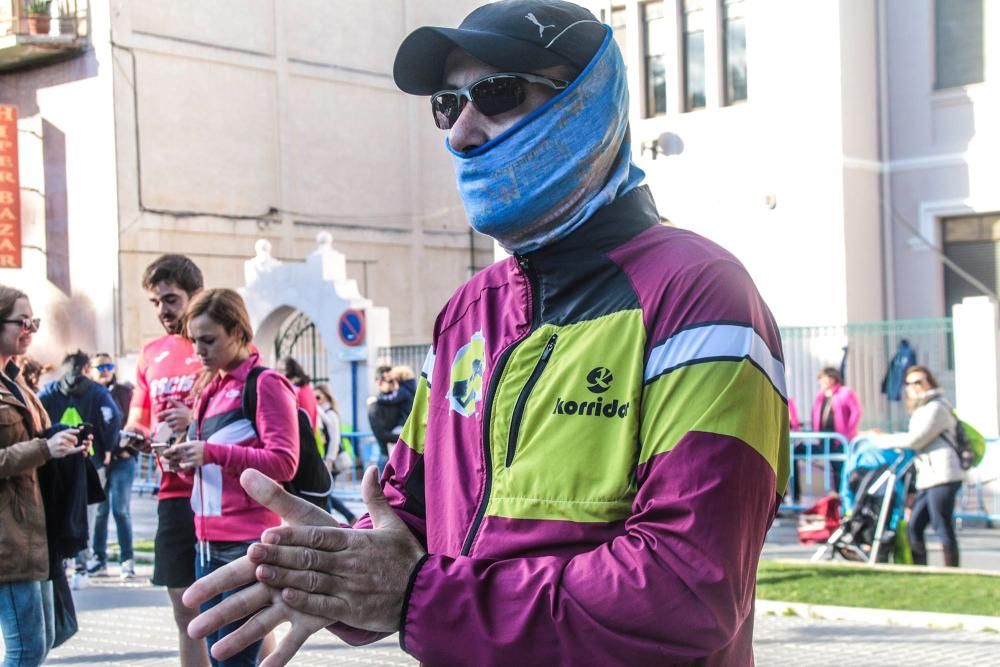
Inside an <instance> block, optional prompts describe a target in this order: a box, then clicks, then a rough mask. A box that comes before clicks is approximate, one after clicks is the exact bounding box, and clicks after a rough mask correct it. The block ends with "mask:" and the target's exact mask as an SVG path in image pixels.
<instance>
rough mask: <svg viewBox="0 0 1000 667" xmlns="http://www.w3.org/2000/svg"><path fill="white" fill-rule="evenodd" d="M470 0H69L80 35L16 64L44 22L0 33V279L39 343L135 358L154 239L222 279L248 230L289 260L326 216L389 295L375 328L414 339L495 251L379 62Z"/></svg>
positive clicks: (378, 293)
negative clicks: (12, 225)
mask: <svg viewBox="0 0 1000 667" xmlns="http://www.w3.org/2000/svg"><path fill="white" fill-rule="evenodd" d="M19 1H20V0H3V2H4V3H12V2H13V3H17V2H19ZM476 4H477V3H475V2H470V1H459V2H450V3H429V2H421V1H418V0H379V1H378V2H374V0H372V1H364V2H358V1H351V0H295V1H294V2H282V1H280V0H222V1H219V2H213V3H204V2H196V1H195V0H181V1H177V2H169V3H166V2H141V1H138V0H111V1H109V0H90V1H89V2H83V1H82V0H81V1H80V2H79V3H78V7H77V9H76V11H78V14H79V17H80V19H81V25H86V26H87V27H88V28H89V31H88V37H87V39H86V45H85V47H84V48H83V49H77V50H75V51H72V52H69V51H68V50H67V51H66V52H65V53H63V54H62V55H61V56H52V59H51V60H45V59H42V60H38V59H32V60H31V61H30V68H29V64H28V63H29V61H28V57H27V51H26V48H27V47H26V46H25V45H26V44H29V43H30V45H32V46H33V48H35V47H37V44H38V43H40V42H43V41H45V40H48V41H50V42H55V41H56V40H58V39H59V37H58V35H57V34H53V35H50V36H43V37H37V36H31V37H29V36H27V35H16V38H15V39H14V40H13V41H14V42H18V40H20V41H19V42H18V43H14V45H13V46H10V44H7V46H8V49H9V50H7V52H6V55H7V56H8V58H7V59H5V58H4V52H3V50H2V49H0V66H3V67H4V69H3V70H0V104H3V105H14V106H16V107H17V109H18V116H19V121H18V134H19V137H20V139H21V141H20V165H21V185H22V195H23V196H22V224H23V228H24V237H25V241H24V243H25V248H24V259H25V263H24V267H23V268H22V269H15V270H9V269H8V270H2V269H0V282H3V283H7V284H15V285H19V286H22V287H26V288H27V289H28V290H29V292H30V293H31V296H32V298H33V302H34V304H35V309H36V311H38V313H39V315H41V316H42V317H43V319H44V320H45V328H44V329H43V331H42V332H40V338H39V339H37V343H36V345H35V350H34V351H35V352H36V353H37V354H39V355H40V356H46V357H48V358H49V360H52V359H54V358H55V357H57V356H61V355H62V353H63V352H64V351H65V350H66V349H69V348H73V347H76V346H80V347H83V348H84V349H88V350H96V349H105V350H114V351H117V352H118V353H121V354H130V353H134V352H136V351H138V349H139V348H140V347H141V345H142V343H143V341H145V340H148V339H149V338H151V337H153V336H156V335H159V334H160V333H161V329H160V327H159V324H158V323H157V322H156V320H155V319H154V317H153V312H152V309H151V308H149V307H148V305H147V303H146V295H145V294H144V292H143V291H142V289H141V287H140V281H141V275H142V271H143V269H144V267H145V266H146V265H147V264H149V262H151V261H152V260H153V259H155V258H156V257H157V256H158V255H160V254H162V253H165V252H176V253H183V254H186V255H188V256H190V257H192V259H194V260H195V261H196V262H197V263H198V264H199V266H200V267H201V268H202V270H203V271H204V273H205V279H206V284H207V285H209V286H224V287H233V288H239V287H242V286H243V284H244V271H243V266H244V262H245V261H246V260H248V259H250V258H252V257H253V256H254V254H255V251H254V246H255V242H256V241H258V240H259V239H265V240H267V241H269V242H270V244H271V248H272V252H273V255H274V257H275V258H276V259H278V260H282V261H301V260H304V259H305V257H306V256H307V255H308V254H309V253H311V252H312V251H314V250H315V248H316V247H317V242H316V239H317V235H318V234H320V233H323V232H327V233H329V234H330V235H331V236H332V238H333V246H334V247H335V248H336V250H337V251H338V252H341V253H343V254H344V255H345V257H346V264H347V274H348V277H349V278H351V279H353V280H355V281H356V282H357V284H358V286H359V289H360V292H361V294H363V295H364V296H365V297H366V298H368V299H370V300H371V301H372V302H374V303H375V304H377V305H378V306H382V307H387V308H388V309H389V310H390V311H391V325H390V326H391V342H392V343H393V344H395V345H400V344H408V343H421V342H425V341H426V340H427V339H428V338H429V335H430V330H431V327H432V325H433V321H434V318H435V317H436V315H437V312H438V310H439V309H440V307H441V305H442V304H443V303H444V301H445V300H446V298H447V297H448V296H449V295H450V294H451V293H452V291H453V290H454V289H455V288H456V287H457V286H458V285H459V284H461V282H463V281H464V280H465V279H467V278H468V277H469V276H470V275H471V273H472V272H473V271H474V270H477V269H479V268H482V267H483V266H485V265H486V264H487V263H489V262H490V261H492V253H493V248H492V242H491V241H489V240H488V239H484V238H483V237H480V236H477V235H474V234H472V233H471V232H470V230H469V227H468V225H467V224H466V222H465V216H464V214H463V210H462V205H461V201H460V200H459V199H458V197H457V195H456V193H455V188H454V175H453V170H452V165H451V158H450V157H449V155H448V154H447V152H446V150H445V149H444V146H443V143H444V139H445V136H444V133H442V132H441V131H440V130H438V129H437V128H435V127H434V124H433V122H432V120H431V117H430V112H429V110H428V109H427V108H426V106H427V102H426V100H423V99H417V98H412V97H410V96H407V95H404V94H402V93H400V92H399V91H398V90H397V89H396V88H395V86H394V85H393V82H392V63H393V58H394V56H395V50H396V47H397V46H398V44H399V43H400V42H401V41H402V39H403V38H404V37H405V36H406V34H408V32H409V31H410V30H412V29H414V28H415V27H417V26H419V25H424V24H434V23H436V24H453V23H455V22H457V21H459V20H460V19H461V18H462V17H463V16H464V15H465V14H466V13H468V11H469V10H471V8H472V7H474V6H475V5H476ZM12 7H13V9H14V10H17V6H16V5H12ZM2 17H3V14H2V13H0V21H2ZM24 27H25V26H24V21H23V20H22V21H20V23H19V22H18V21H17V20H15V21H13V22H8V23H7V25H6V26H4V24H3V23H2V22H0V33H2V32H4V31H6V32H8V33H11V34H13V33H18V32H24ZM8 41H10V40H8ZM2 43H3V42H0V44H2ZM18 56H20V57H21V63H19V62H18ZM53 146H55V148H57V149H59V150H55V149H54V148H53ZM53 173H55V174H60V175H61V176H60V177H59V178H55V177H53ZM59 185H62V188H61V189H62V190H64V191H65V192H64V193H60V192H56V190H57V189H58V188H57V186H59ZM54 196H57V197H59V196H61V200H60V201H62V208H61V210H54V208H53V203H52V201H53V198H54ZM303 289H308V286H303Z"/></svg>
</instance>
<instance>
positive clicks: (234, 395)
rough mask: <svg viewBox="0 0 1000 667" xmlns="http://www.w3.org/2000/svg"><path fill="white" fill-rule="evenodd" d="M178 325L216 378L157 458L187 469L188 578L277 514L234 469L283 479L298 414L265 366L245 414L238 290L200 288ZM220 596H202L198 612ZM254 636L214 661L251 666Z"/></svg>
mask: <svg viewBox="0 0 1000 667" xmlns="http://www.w3.org/2000/svg"><path fill="white" fill-rule="evenodd" d="M185 319H186V325H185V329H186V331H187V334H188V336H189V337H190V338H191V340H192V341H193V342H194V346H195V352H196V353H197V355H198V358H199V359H200V360H201V363H202V365H203V366H204V367H205V369H206V370H207V371H209V372H210V373H214V374H215V377H214V378H213V379H212V381H211V382H209V384H208V385H207V386H206V387H205V389H204V390H203V391H202V393H201V395H200V396H199V398H198V402H197V404H196V405H195V411H194V417H195V419H194V421H193V422H192V424H191V426H190V428H189V430H188V441H187V442H184V443H181V444H178V445H174V446H173V447H171V448H170V449H169V450H168V451H167V452H166V453H165V454H164V455H163V456H164V458H165V459H167V461H168V462H169V463H170V465H171V466H172V467H177V468H179V469H180V471H181V472H182V474H184V473H185V472H186V473H188V474H190V473H192V472H193V475H194V491H193V493H192V495H191V506H192V508H193V509H194V513H195V533H196V535H197V537H198V546H199V552H198V556H197V560H196V562H195V576H196V577H197V578H199V579H201V578H202V577H204V576H206V575H208V574H210V573H211V572H213V571H215V570H217V569H219V568H220V567H222V566H223V565H226V564H227V563H230V562H232V561H234V560H236V559H237V558H240V557H242V556H244V555H246V552H247V549H248V548H249V546H250V545H251V544H252V543H253V542H255V541H257V540H258V539H259V538H260V534H261V533H262V532H263V531H264V530H266V529H267V528H271V527H274V526H277V525H279V524H280V523H281V519H280V517H279V516H278V515H277V514H275V513H273V512H271V511H270V510H268V509H267V508H265V507H263V506H261V505H259V504H258V503H256V502H255V501H254V500H252V499H251V498H250V497H249V496H248V495H247V494H246V492H245V491H244V490H243V487H242V486H240V474H241V473H242V472H243V471H244V470H246V469H247V468H254V469H256V470H259V471H260V472H262V473H264V474H265V475H267V476H268V477H271V478H272V479H274V480H275V481H278V482H282V481H286V480H289V479H291V478H292V476H293V475H294V474H295V468H296V466H297V465H298V441H299V438H298V419H297V416H296V404H295V392H294V390H293V389H292V386H291V383H289V381H288V380H287V379H285V378H284V377H283V376H282V375H281V374H280V373H278V372H276V371H272V370H266V371H264V372H263V373H261V374H260V375H259V376H258V379H257V394H258V401H257V406H258V407H257V414H256V415H254V416H252V417H253V420H251V418H250V416H248V415H245V414H244V413H243V408H242V398H243V387H244V384H245V383H246V381H247V376H248V374H249V373H250V370H251V369H252V368H254V367H255V366H260V365H261V362H260V356H259V355H258V354H256V353H255V352H253V348H252V346H251V340H252V339H253V331H252V330H251V328H250V317H249V315H248V314H247V310H246V306H245V304H244V303H243V299H242V297H240V295H239V294H237V293H236V292H234V291H233V290H229V289H214V290H208V291H205V292H202V293H201V294H199V295H198V296H197V297H195V299H194V300H193V301H192V302H191V304H190V305H189V306H188V309H187V312H186V313H185ZM233 592H235V591H230V593H227V594H226V595H222V596H219V597H217V598H215V599H213V600H210V601H208V602H207V603H205V604H204V605H202V607H201V611H202V612H204V611H206V610H208V609H210V608H211V607H214V606H215V605H216V604H218V603H219V602H221V601H222V600H223V599H224V598H225V597H228V595H230V594H232V593H233ZM237 627H239V624H235V625H231V626H224V627H223V628H221V629H220V630H218V631H216V632H215V633H213V634H211V635H209V636H208V637H207V639H208V649H209V652H211V650H212V645H213V644H214V643H215V642H217V641H219V640H220V639H222V638H223V637H225V636H226V635H228V634H229V633H230V632H232V631H233V630H235V629H236V628H237ZM259 649H260V642H257V643H255V644H253V645H251V646H249V647H247V648H246V649H244V650H243V651H241V652H240V653H238V654H237V655H234V656H232V657H231V658H229V659H227V660H224V661H218V660H216V659H215V658H212V664H213V665H214V666H219V665H223V666H224V667H229V666H235V665H241V666H242V665H255V664H256V662H257V655H258V652H259Z"/></svg>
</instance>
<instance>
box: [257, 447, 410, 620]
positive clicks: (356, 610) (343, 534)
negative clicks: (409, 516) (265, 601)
mask: <svg viewBox="0 0 1000 667" xmlns="http://www.w3.org/2000/svg"><path fill="white" fill-rule="evenodd" d="M361 496H362V498H363V499H364V501H365V505H366V506H367V508H368V514H369V515H370V516H371V519H372V529H370V530H352V529H349V528H328V527H317V526H281V527H278V528H270V529H268V530H266V531H264V534H263V536H262V537H261V541H262V544H255V545H253V546H251V547H250V550H249V551H248V552H247V556H248V557H249V559H250V561H251V562H254V563H258V564H259V565H258V566H257V570H256V576H257V580H258V581H261V582H263V583H266V584H267V585H268V586H272V587H274V588H281V589H284V590H282V599H283V600H284V601H285V602H286V603H287V604H288V605H289V606H290V607H293V608H294V609H297V610H299V611H301V612H305V613H307V614H310V615H312V616H319V617H323V618H326V619H328V621H329V622H330V623H333V622H336V621H340V622H343V623H346V624H347V625H350V626H351V627H354V628H358V629H360V630H369V631H373V632H395V631H396V630H399V619H400V615H401V613H402V609H403V597H404V596H405V594H406V587H407V585H408V584H409V580H410V575H411V574H412V572H413V568H414V567H416V565H417V563H418V562H419V561H420V559H421V558H422V557H423V556H424V554H425V553H426V552H425V551H424V548H423V547H422V546H421V545H420V543H419V542H418V541H417V539H416V538H415V537H414V536H413V533H411V532H410V529H409V528H407V526H406V524H405V523H403V521H402V520H401V519H400V518H399V517H398V516H396V513H395V512H394V511H393V509H392V508H391V507H390V506H389V501H388V500H386V497H385V496H384V495H383V494H382V488H381V486H379V483H378V470H377V468H375V467H374V466H372V467H370V468H368V470H366V471H365V476H364V479H363V480H362V482H361Z"/></svg>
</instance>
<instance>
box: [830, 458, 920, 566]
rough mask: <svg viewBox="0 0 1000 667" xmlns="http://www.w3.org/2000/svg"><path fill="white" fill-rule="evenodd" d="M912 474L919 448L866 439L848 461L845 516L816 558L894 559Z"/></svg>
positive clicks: (867, 560) (871, 560) (844, 494)
mask: <svg viewBox="0 0 1000 667" xmlns="http://www.w3.org/2000/svg"><path fill="white" fill-rule="evenodd" d="M912 478H913V452H911V451H908V450H893V449H879V448H877V447H875V446H874V445H872V444H871V443H869V442H865V441H862V442H860V443H859V444H858V445H857V447H855V449H854V451H853V452H852V453H851V455H850V456H849V457H848V460H847V474H846V475H845V476H844V483H843V488H842V489H841V497H842V499H843V502H844V518H843V520H841V522H840V527H839V528H837V530H835V531H834V532H833V534H832V535H830V538H829V539H828V540H827V541H826V543H825V544H823V545H822V546H820V548H819V549H817V550H816V553H815V554H813V557H812V559H811V560H812V561H813V562H816V561H820V560H824V559H829V560H832V559H833V558H834V556H835V555H836V554H840V555H841V556H842V557H843V558H844V559H846V560H850V561H856V562H862V563H865V562H866V563H870V564H874V563H885V562H888V561H889V557H890V556H891V555H892V554H894V553H895V551H896V535H897V529H898V528H899V527H900V526H899V524H900V521H901V520H902V518H903V511H904V509H905V506H906V494H907V492H908V490H909V488H910V482H911V481H912Z"/></svg>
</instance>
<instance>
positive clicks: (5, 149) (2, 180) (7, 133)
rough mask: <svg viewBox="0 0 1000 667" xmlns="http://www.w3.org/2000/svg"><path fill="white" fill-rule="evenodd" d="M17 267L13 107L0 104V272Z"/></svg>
mask: <svg viewBox="0 0 1000 667" xmlns="http://www.w3.org/2000/svg"><path fill="white" fill-rule="evenodd" d="M19 268H21V184H20V180H19V179H18V175H17V107H13V106H3V105H0V269H19Z"/></svg>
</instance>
